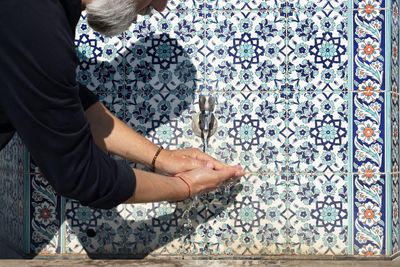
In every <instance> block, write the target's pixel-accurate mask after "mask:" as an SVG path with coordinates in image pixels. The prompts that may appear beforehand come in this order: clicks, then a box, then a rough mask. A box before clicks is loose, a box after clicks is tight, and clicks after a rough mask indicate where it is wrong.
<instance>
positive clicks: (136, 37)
mask: <svg viewBox="0 0 400 267" xmlns="http://www.w3.org/2000/svg"><path fill="white" fill-rule="evenodd" d="M203 20H204V18H203V14H202V13H201V12H200V13H199V12H191V13H188V14H181V13H172V12H170V13H157V14H154V15H152V16H151V17H150V18H148V19H142V20H139V21H138V22H137V24H132V26H131V28H130V29H129V31H128V32H127V33H126V38H127V44H126V48H127V51H128V53H127V54H126V55H125V59H126V61H127V66H126V68H127V73H129V77H127V81H126V82H127V84H128V85H129V86H130V89H131V90H135V89H137V88H141V87H145V86H146V87H149V86H150V88H148V90H155V91H174V90H178V91H179V90H182V89H181V88H179V86H181V84H184V85H186V86H188V87H189V88H196V86H195V85H196V84H197V83H198V82H199V81H200V80H201V78H202V69H204V67H202V64H203V60H204V56H203V41H202V36H203V35H204V28H203Z"/></svg>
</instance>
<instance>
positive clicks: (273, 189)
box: [206, 175, 288, 255]
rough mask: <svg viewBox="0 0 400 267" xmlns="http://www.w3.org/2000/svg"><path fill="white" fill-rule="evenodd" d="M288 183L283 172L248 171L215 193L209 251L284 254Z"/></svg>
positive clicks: (218, 252)
mask: <svg viewBox="0 0 400 267" xmlns="http://www.w3.org/2000/svg"><path fill="white" fill-rule="evenodd" d="M286 186H287V185H286V182H285V177H283V176H280V175H248V176H245V177H242V178H241V180H240V182H239V183H234V184H230V185H227V186H225V187H222V188H220V189H218V190H216V191H215V192H213V193H211V196H210V202H209V204H208V211H209V214H210V217H211V219H210V220H209V222H208V224H207V227H208V232H207V237H206V238H207V239H206V241H207V243H208V244H207V245H208V251H207V254H209V255H262V254H282V253H283V252H284V250H285V249H286V248H287V240H286V238H285V237H286V235H287V231H286V230H287V229H286V228H287V225H286V223H287V219H288V217H287V205H285V203H286V192H287V190H286Z"/></svg>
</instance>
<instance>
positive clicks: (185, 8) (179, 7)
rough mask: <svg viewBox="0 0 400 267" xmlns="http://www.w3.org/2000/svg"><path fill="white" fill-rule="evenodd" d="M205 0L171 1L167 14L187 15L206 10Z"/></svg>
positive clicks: (167, 7)
mask: <svg viewBox="0 0 400 267" xmlns="http://www.w3.org/2000/svg"><path fill="white" fill-rule="evenodd" d="M204 2H205V0H201V1H198V0H189V1H187V0H169V1H168V4H167V6H166V11H165V12H168V11H170V12H176V13H187V12H193V11H199V10H202V9H203V8H204Z"/></svg>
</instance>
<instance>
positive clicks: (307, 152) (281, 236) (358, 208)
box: [2, 0, 399, 256]
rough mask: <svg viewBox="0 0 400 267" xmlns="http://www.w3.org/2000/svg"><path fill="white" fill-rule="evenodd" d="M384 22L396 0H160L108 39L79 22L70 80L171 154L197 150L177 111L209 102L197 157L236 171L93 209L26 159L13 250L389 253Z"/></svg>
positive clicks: (391, 221) (393, 128) (391, 160)
mask: <svg viewBox="0 0 400 267" xmlns="http://www.w3.org/2000/svg"><path fill="white" fill-rule="evenodd" d="M398 22H399V14H398V2H397V0H396V1H383V0H380V1H375V0H365V1H340V0H336V1H327V0H317V1H303V0H294V1H292V0H287V1H278V0H275V1H271V0H268V1H264V0H263V1H261V0H247V1H241V0H223V1H222V0H207V1H204V0H203V1H202V0H186V1H183V0H180V1H179V0H173V1H170V3H169V6H168V10H166V11H165V12H163V13H161V14H158V13H155V14H153V15H152V16H151V17H146V18H145V19H141V20H140V21H139V22H138V23H137V24H133V25H132V26H131V28H130V29H129V31H127V32H126V33H124V34H122V35H120V36H118V37H114V38H106V37H103V36H101V35H99V34H97V33H95V32H93V31H92V30H91V29H90V28H89V27H88V25H87V23H86V21H85V17H84V16H83V17H82V19H81V21H80V23H79V25H78V27H77V35H76V46H77V54H78V56H79V62H80V64H79V68H78V69H77V77H78V80H79V82H81V83H83V84H85V85H87V86H88V87H89V88H90V89H92V90H93V91H95V92H96V94H97V95H98V96H99V99H100V100H101V101H102V102H103V103H104V104H105V105H106V106H107V107H108V108H109V109H110V110H111V111H112V112H113V113H115V114H116V115H117V116H118V117H119V118H120V119H121V120H123V121H124V122H126V123H127V124H128V125H129V126H131V127H133V128H134V129H136V130H137V131H138V132H140V133H142V134H144V135H145V136H147V137H148V138H149V139H150V140H152V141H153V142H155V143H156V144H158V145H163V146H164V147H166V148H169V149H178V148H184V147H199V148H201V147H202V142H201V140H200V138H198V137H196V136H195V135H194V133H193V131H192V129H191V120H192V118H193V116H194V115H195V114H196V112H198V99H199V95H200V94H206V95H213V96H215V97H216V99H217V105H216V109H215V115H216V118H217V120H218V129H217V132H216V134H215V135H214V136H212V137H211V139H210V141H209V148H208V151H207V152H208V153H209V154H211V155H212V156H214V157H216V158H218V159H220V160H223V161H225V162H228V163H231V164H241V165H242V166H243V167H244V169H245V170H246V171H247V175H246V176H245V177H243V178H242V179H241V181H240V183H237V184H231V185H228V186H226V187H222V188H220V189H218V190H216V191H215V192H211V193H209V194H205V195H202V196H199V197H198V198H193V199H192V200H187V201H184V202H180V203H166V202H165V203H153V204H141V205H120V206H118V207H117V208H115V209H113V210H110V211H105V210H94V209H89V208H86V207H84V206H81V205H79V203H77V202H75V201H72V200H66V199H64V198H60V197H59V196H57V194H56V193H55V192H54V191H53V190H52V189H51V188H50V187H49V186H48V184H47V182H46V181H45V179H43V177H42V176H41V175H40V172H39V170H38V169H37V168H36V167H35V165H34V163H33V162H29V166H30V170H29V172H30V178H31V182H30V183H29V184H28V185H26V187H25V188H26V190H27V196H28V200H29V201H30V205H29V207H26V208H27V213H26V214H27V217H26V225H27V226H28V227H27V232H26V236H27V238H28V242H26V246H27V247H26V249H27V252H30V253H42V254H46V253H50V254H53V253H74V254H81V253H88V254H114V255H117V254H124V255H129V256H143V255H148V254H152V255H177V254H178V255H271V254H289V255H298V254H310V255H364V256H372V255H392V254H394V253H395V252H397V251H398V250H399V216H398V205H399V201H398V196H399V181H398V152H399V143H398V130H399V128H398V125H399V121H398V120H399V108H398V100H399V97H398V84H399V70H398V62H399V57H398V48H399V24H398ZM132 166H134V164H132ZM3 176H4V175H3ZM6 176H7V175H6ZM7 179H8V178H7ZM7 179H5V181H7ZM2 182H3V181H2ZM2 212H3V210H2Z"/></svg>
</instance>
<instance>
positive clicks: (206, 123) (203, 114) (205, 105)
mask: <svg viewBox="0 0 400 267" xmlns="http://www.w3.org/2000/svg"><path fill="white" fill-rule="evenodd" d="M199 108H200V118H199V119H200V121H199V126H200V130H201V133H202V134H201V135H202V138H203V142H204V151H206V150H207V143H208V138H210V136H211V135H210V129H211V127H212V125H213V124H214V114H213V111H214V109H215V98H214V97H212V96H209V97H207V96H204V95H201V96H200V99H199Z"/></svg>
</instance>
